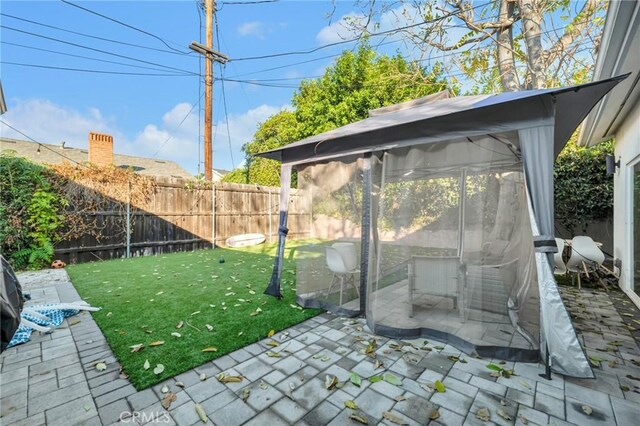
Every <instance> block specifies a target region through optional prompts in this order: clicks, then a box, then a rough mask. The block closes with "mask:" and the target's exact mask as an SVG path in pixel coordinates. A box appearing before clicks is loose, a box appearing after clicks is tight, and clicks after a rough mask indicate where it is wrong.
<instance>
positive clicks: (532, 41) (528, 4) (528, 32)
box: [520, 0, 546, 89]
mask: <svg viewBox="0 0 640 426" xmlns="http://www.w3.org/2000/svg"><path fill="white" fill-rule="evenodd" d="M537 3H539V2H538V1H537V0H520V14H521V15H522V23H523V25H524V32H525V43H526V46H527V76H528V78H527V83H528V86H529V87H527V89H542V88H544V87H545V86H546V82H545V80H546V79H545V73H544V63H543V62H544V58H543V55H542V53H543V51H542V39H541V37H540V33H541V30H540V25H541V23H542V15H541V13H540V8H539V4H537Z"/></svg>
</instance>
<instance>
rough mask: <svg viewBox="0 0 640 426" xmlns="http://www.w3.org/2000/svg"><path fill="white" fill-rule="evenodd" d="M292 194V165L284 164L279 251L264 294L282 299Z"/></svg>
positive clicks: (281, 176) (281, 180)
mask: <svg viewBox="0 0 640 426" xmlns="http://www.w3.org/2000/svg"><path fill="white" fill-rule="evenodd" d="M290 192H291V165H290V164H283V165H282V168H281V172H280V224H279V226H278V250H277V252H276V258H275V260H274V262H273V272H272V273H271V280H270V281H269V285H268V286H267V289H266V290H265V291H264V294H268V295H270V296H274V297H277V298H278V299H282V293H281V292H280V276H281V275H282V263H283V260H284V245H285V241H286V239H287V234H288V233H289V229H288V228H287V218H288V215H289V193H290Z"/></svg>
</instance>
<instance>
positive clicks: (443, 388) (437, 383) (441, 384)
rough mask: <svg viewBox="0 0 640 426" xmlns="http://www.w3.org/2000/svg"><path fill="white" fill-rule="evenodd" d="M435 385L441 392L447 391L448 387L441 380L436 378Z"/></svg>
mask: <svg viewBox="0 0 640 426" xmlns="http://www.w3.org/2000/svg"><path fill="white" fill-rule="evenodd" d="M433 385H434V387H435V388H436V390H437V391H438V392H440V393H443V392H446V391H447V388H445V387H444V384H443V383H442V382H441V381H440V380H436V381H435V383H434V384H433Z"/></svg>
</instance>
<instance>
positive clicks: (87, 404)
mask: <svg viewBox="0 0 640 426" xmlns="http://www.w3.org/2000/svg"><path fill="white" fill-rule="evenodd" d="M91 407H93V404H90V403H88V402H87V403H86V404H84V406H83V408H84V411H89V410H91Z"/></svg>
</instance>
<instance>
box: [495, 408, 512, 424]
mask: <svg viewBox="0 0 640 426" xmlns="http://www.w3.org/2000/svg"><path fill="white" fill-rule="evenodd" d="M498 415H499V416H500V417H502V418H503V419H505V420H506V421H508V422H510V421H511V420H512V418H511V416H510V415H508V414H507V413H506V412H505V411H504V410H503V409H502V408H498Z"/></svg>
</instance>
